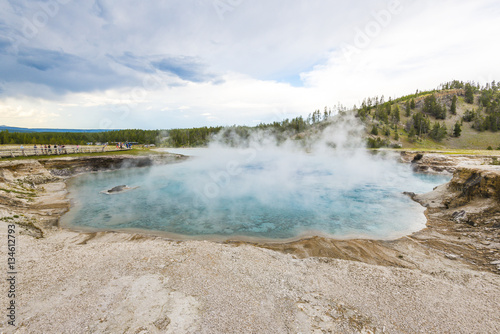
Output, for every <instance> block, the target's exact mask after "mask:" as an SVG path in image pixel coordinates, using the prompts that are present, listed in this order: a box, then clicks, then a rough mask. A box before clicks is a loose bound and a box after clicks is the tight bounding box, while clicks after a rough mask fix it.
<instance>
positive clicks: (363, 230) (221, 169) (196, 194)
mask: <svg viewBox="0 0 500 334" xmlns="http://www.w3.org/2000/svg"><path fill="white" fill-rule="evenodd" d="M169 152H174V153H181V154H187V155H191V156H192V158H191V159H188V160H187V161H184V162H182V163H177V164H170V165H162V166H153V167H144V168H130V169H121V170H118V171H112V172H101V173H91V174H85V175H80V176H77V177H75V178H73V179H71V180H70V181H69V182H68V189H69V197H70V199H71V203H72V207H71V209H70V210H69V212H68V213H66V214H65V215H64V216H63V217H62V219H61V226H63V227H67V228H71V229H74V230H80V231H86V232H89V231H92V232H93V231H129V232H130V231H134V232H141V233H147V234H156V235H162V236H166V237H170V238H174V239H207V240H219V241H223V240H248V241H277V242H282V241H287V240H295V239H299V238H302V237H306V236H313V235H320V236H327V237H332V238H338V239H348V238H371V239H395V238H399V237H401V236H403V235H407V234H411V233H413V232H416V231H418V230H420V229H422V228H424V227H425V224H426V218H425V215H424V208H423V207H422V206H420V204H418V203H416V202H414V201H412V200H411V199H410V198H409V197H408V196H406V195H404V194H403V192H414V193H425V192H428V191H431V190H432V189H433V188H434V187H435V186H437V185H439V184H442V183H445V182H448V181H449V180H450V178H451V176H446V175H433V174H417V173H414V172H412V170H411V166H409V165H408V164H402V163H398V162H397V159H396V157H395V156H380V155H372V154H370V153H369V152H367V151H366V150H353V151H349V152H336V151H334V150H331V151H321V152H313V153H311V152H309V153H306V152H304V151H301V150H291V149H289V150H287V149H282V148H264V147H262V146H261V147H254V148H246V149H235V148H227V147H224V148H220V147H219V148H216V149H213V148H211V149H196V150H189V149H186V150H182V149H177V150H169ZM118 185H127V186H128V187H130V188H132V189H131V190H130V191H126V192H121V193H117V194H113V195H107V194H105V193H103V192H105V191H106V190H108V189H112V188H113V187H116V186H118Z"/></svg>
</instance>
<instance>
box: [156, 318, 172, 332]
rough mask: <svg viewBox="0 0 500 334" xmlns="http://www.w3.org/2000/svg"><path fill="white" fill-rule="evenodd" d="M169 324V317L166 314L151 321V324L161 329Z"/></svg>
mask: <svg viewBox="0 0 500 334" xmlns="http://www.w3.org/2000/svg"><path fill="white" fill-rule="evenodd" d="M169 324H170V318H169V317H167V316H164V317H161V318H158V319H156V320H155V322H153V325H155V327H156V328H158V329H159V330H161V331H164V330H165V329H167V327H168V325H169Z"/></svg>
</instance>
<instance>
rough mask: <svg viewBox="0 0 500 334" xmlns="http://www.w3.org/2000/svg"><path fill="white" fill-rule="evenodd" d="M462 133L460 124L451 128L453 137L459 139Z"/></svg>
mask: <svg viewBox="0 0 500 334" xmlns="http://www.w3.org/2000/svg"><path fill="white" fill-rule="evenodd" d="M461 133H462V127H461V126H460V122H458V121H457V122H456V123H455V127H454V128H453V137H460V134H461Z"/></svg>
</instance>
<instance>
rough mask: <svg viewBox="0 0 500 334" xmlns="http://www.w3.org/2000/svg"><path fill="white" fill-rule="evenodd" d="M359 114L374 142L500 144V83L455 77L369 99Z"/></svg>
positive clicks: (402, 144) (488, 146)
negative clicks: (386, 98)
mask: <svg viewBox="0 0 500 334" xmlns="http://www.w3.org/2000/svg"><path fill="white" fill-rule="evenodd" d="M355 112H356V116H357V117H359V118H360V119H361V120H362V121H363V122H364V123H365V125H366V134H367V140H368V146H369V147H384V146H386V147H403V148H432V149H435V148H437V149H446V148H451V149H483V150H484V149H497V150H500V85H498V84H496V82H495V81H493V82H492V83H491V84H490V83H487V84H486V85H485V86H482V87H481V86H479V84H474V83H473V82H472V83H470V82H467V83H464V82H461V81H452V82H448V83H445V84H442V85H441V86H440V87H439V88H437V89H434V90H431V91H417V92H416V93H415V94H412V95H407V96H404V97H400V98H397V99H395V100H391V99H389V101H384V98H383V96H382V97H380V98H379V97H374V98H368V99H365V100H364V101H363V103H362V105H361V107H360V108H356V109H355Z"/></svg>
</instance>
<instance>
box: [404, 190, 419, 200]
mask: <svg viewBox="0 0 500 334" xmlns="http://www.w3.org/2000/svg"><path fill="white" fill-rule="evenodd" d="M403 195H406V196H408V197H410V198H411V199H412V200H415V196H417V195H416V194H415V193H414V192H411V191H403Z"/></svg>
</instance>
